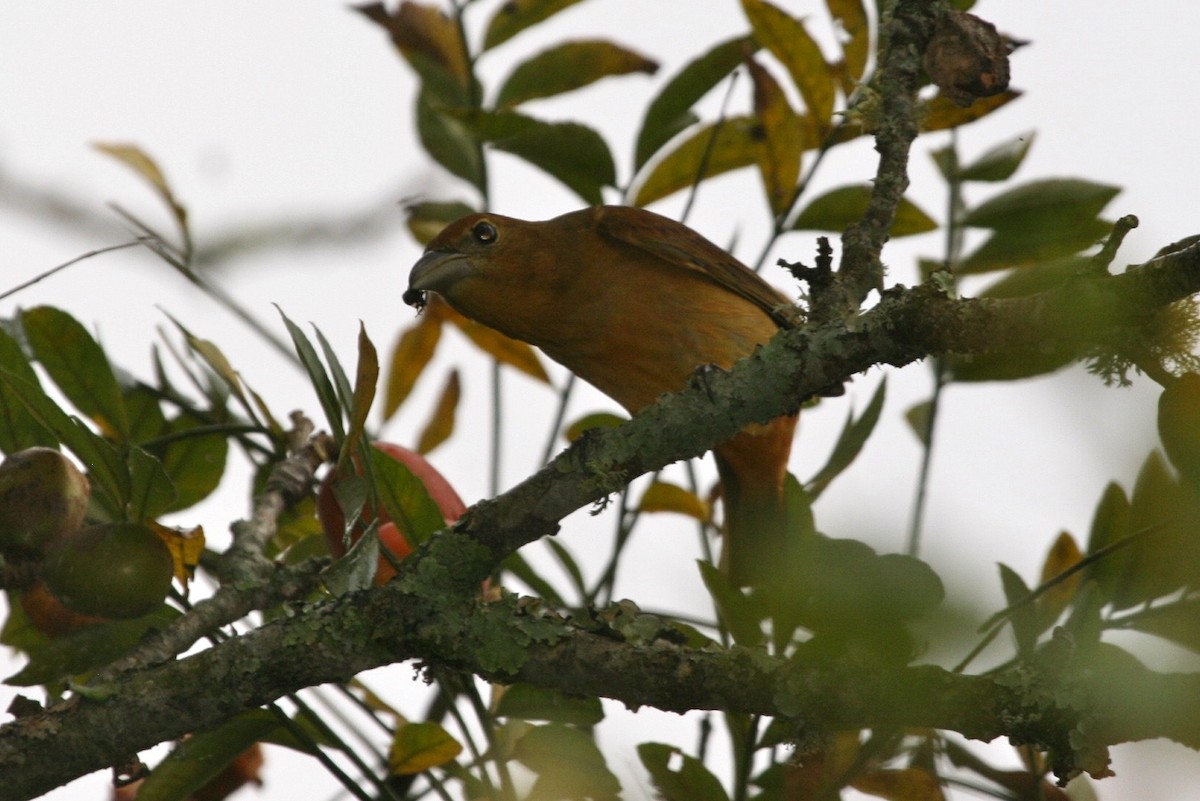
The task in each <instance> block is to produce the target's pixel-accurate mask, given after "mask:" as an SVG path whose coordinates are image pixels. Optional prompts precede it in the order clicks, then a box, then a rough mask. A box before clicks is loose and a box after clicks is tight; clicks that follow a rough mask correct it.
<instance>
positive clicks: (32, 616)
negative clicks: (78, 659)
mask: <svg viewBox="0 0 1200 801" xmlns="http://www.w3.org/2000/svg"><path fill="white" fill-rule="evenodd" d="M21 610H22V611H23V612H24V613H25V617H27V618H29V622H30V623H32V624H33V625H34V628H36V629H37V630H38V631H40V632H41V633H42V634H45V635H46V636H47V637H49V638H50V639H55V638H56V637H61V636H63V635H64V634H70V633H71V632H72V631H75V629H78V628H82V627H83V626H90V625H91V624H93V623H104V622H105V621H107V620H108V618H105V617H95V616H93V615H81V614H79V613H78V612H72V611H71V610H70V609H68V608H67V607H65V606H63V603H62V601H60V600H58V599H57V598H55V597H54V594H53V593H51V592H50V590H48V589H47V588H46V582H44V581H39V582H38V583H37V584H34V585H33V587H31V588H30V589H28V590H26V591H25V592H23V593H21Z"/></svg>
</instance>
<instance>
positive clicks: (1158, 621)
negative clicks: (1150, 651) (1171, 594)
mask: <svg viewBox="0 0 1200 801" xmlns="http://www.w3.org/2000/svg"><path fill="white" fill-rule="evenodd" d="M1128 627H1129V628H1132V629H1136V630H1137V631H1142V632H1145V633H1146V634H1153V635H1154V636H1155V637H1162V638H1163V639H1164V640H1170V641H1171V642H1173V643H1176V644H1177V645H1181V646H1183V647H1184V648H1187V649H1188V650H1190V651H1195V652H1196V653H1200V598H1191V599H1188V600H1186V601H1176V602H1175V603H1171V604H1166V605H1165V606H1159V607H1156V608H1154V609H1147V610H1146V611H1144V612H1142V613H1140V614H1138V615H1135V616H1132V617H1131V618H1130V620H1129V623H1128Z"/></svg>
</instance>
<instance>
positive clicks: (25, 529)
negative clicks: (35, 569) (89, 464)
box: [0, 448, 91, 558]
mask: <svg viewBox="0 0 1200 801" xmlns="http://www.w3.org/2000/svg"><path fill="white" fill-rule="evenodd" d="M90 491H91V487H90V485H89V484H88V480H87V476H85V475H84V474H83V473H81V472H79V468H77V467H76V466H75V464H74V462H72V461H71V460H70V459H68V458H67V457H66V456H63V455H62V454H61V453H59V452H58V451H56V450H54V449H53V448H26V449H25V450H23V451H18V452H16V453H12V454H9V455H8V457H7V458H5V460H4V461H3V462H0V552H3V553H4V554H5V555H8V556H10V557H11V556H18V557H22V556H23V557H30V558H37V557H39V556H41V555H42V554H43V553H45V552H46V550H47V549H48V548H49V547H50V546H51V545H53V544H54V542H55V541H56V540H58V539H60V538H62V537H64V536H66V535H67V534H70V533H71V532H74V531H77V530H78V529H79V527H80V526H81V525H83V518H84V515H85V514H86V513H87V505H88V493H89V492H90Z"/></svg>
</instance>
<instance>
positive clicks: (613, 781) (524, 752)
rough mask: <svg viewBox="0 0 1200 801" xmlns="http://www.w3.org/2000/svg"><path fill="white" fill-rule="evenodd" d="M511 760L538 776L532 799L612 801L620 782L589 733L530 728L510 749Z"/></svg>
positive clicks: (551, 726) (562, 728)
mask: <svg viewBox="0 0 1200 801" xmlns="http://www.w3.org/2000/svg"><path fill="white" fill-rule="evenodd" d="M512 755H513V758H514V759H516V760H517V761H518V762H520V763H521V764H522V765H524V766H525V767H527V768H529V769H530V770H532V771H533V772H534V773H536V774H538V778H537V782H536V783H535V785H534V788H533V790H532V791H531V793H530V797H531V798H543V799H546V798H580V797H587V798H592V799H596V801H600V800H601V799H614V801H615V799H616V798H617V796H618V794H619V793H620V792H621V783H620V782H619V781H618V780H617V777H616V776H614V775H613V773H612V771H610V770H609V769H608V765H607V764H605V761H604V755H603V754H602V753H601V752H600V749H599V748H598V747H597V746H596V741H595V740H594V739H592V737H591V735H590V734H587V733H586V732H583V731H580V730H579V729H576V728H573V727H571V726H564V725H561V724H558V723H550V724H547V725H545V726H534V727H532V728H530V729H529V730H528V731H527V732H526V733H525V734H524V735H523V736H522V737H521V738H520V739H519V740H517V742H516V743H515V744H514V746H513V751H512Z"/></svg>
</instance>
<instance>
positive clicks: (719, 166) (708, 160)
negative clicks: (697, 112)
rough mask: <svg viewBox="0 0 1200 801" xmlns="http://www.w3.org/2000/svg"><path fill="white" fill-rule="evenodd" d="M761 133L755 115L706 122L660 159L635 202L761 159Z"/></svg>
mask: <svg viewBox="0 0 1200 801" xmlns="http://www.w3.org/2000/svg"><path fill="white" fill-rule="evenodd" d="M761 136H762V129H761V128H760V126H759V124H758V121H757V120H755V119H754V118H753V117H728V118H726V119H724V120H721V121H720V122H716V123H712V124H711V125H705V126H704V127H702V128H700V129H698V130H697V131H696V132H695V133H693V134H692V135H691V136H689V137H688V138H687V139H686V140H684V141H683V142H682V143H681V144H680V145H679V146H678V147H677V148H675V149H674V150H673V151H671V152H670V153H668V154H667V155H666V156H664V157H663V158H661V159H660V160H658V162H657V163H656V164H655V165H654V167H653V168H652V169H651V170H650V171H649V173H647V174H646V177H645V178H644V179H643V180H642V183H641V185H640V186H639V187H638V189H637V194H636V195H635V197H634V201H633V205H635V206H645V205H647V204H649V203H653V202H654V201H656V200H659V199H660V198H664V197H667V196H668V195H671V194H673V193H675V192H678V191H679V190H680V189H687V188H688V187H691V186H693V185H695V184H698V183H699V182H700V181H703V180H704V179H706V178H712V177H713V176H715V175H721V174H722V173H726V172H729V171H730V170H736V169H738V168H739V167H749V166H750V165H752V164H754V163H756V161H757V156H758V146H757V139H758V138H759V137H761Z"/></svg>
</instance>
